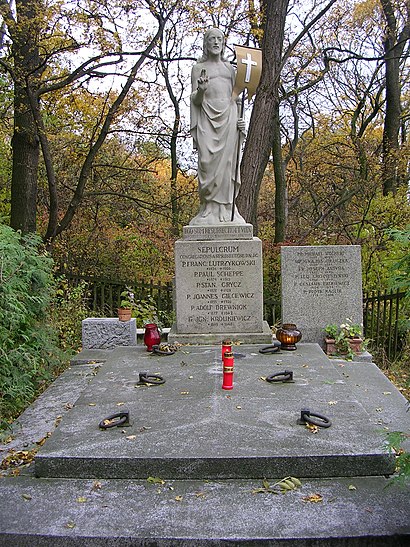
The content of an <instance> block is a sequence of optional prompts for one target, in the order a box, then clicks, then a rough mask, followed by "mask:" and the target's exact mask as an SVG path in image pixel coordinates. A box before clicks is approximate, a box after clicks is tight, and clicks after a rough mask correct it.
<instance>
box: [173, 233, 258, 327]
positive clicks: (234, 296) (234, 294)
mask: <svg viewBox="0 0 410 547" xmlns="http://www.w3.org/2000/svg"><path fill="white" fill-rule="evenodd" d="M175 288H176V316H177V320H176V334H178V333H185V334H212V333H224V334H225V333H226V334H228V333H234V332H243V333H247V332H249V333H254V332H260V333H262V332H263V285H262V243H261V240H260V239H258V238H253V239H246V240H236V241H235V240H222V241H212V242H208V241H185V240H178V241H177V242H176V243H175Z"/></svg>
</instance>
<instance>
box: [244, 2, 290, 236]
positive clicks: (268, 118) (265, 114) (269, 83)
mask: <svg viewBox="0 0 410 547" xmlns="http://www.w3.org/2000/svg"><path fill="white" fill-rule="evenodd" d="M288 2H289V0H277V1H275V2H273V1H272V0H263V2H262V8H263V13H264V25H263V28H264V34H263V39H262V62H263V66H262V74H261V81H260V84H259V88H258V92H257V95H256V99H255V104H254V107H253V111H252V116H251V121H250V125H249V131H248V137H247V140H246V145H245V149H244V153H243V157H242V162H241V180H242V185H241V189H240V192H239V195H238V199H237V205H238V209H239V210H240V212H241V214H242V215H243V216H244V217H245V219H246V220H247V221H248V222H251V223H252V224H253V225H254V227H255V229H256V230H257V205H258V196H259V190H260V186H261V183H262V178H263V174H264V172H265V169H266V165H267V163H268V160H269V156H270V153H271V150H272V148H273V135H274V129H275V127H274V125H275V121H274V120H275V116H276V113H277V112H278V111H279V83H280V67H281V62H282V50H283V38H284V28H285V21H286V13H287V7H288ZM275 149H276V146H275ZM276 167H277V166H276ZM280 169H282V162H281V165H280ZM275 172H276V169H275ZM280 183H283V180H282V179H281V180H280ZM280 191H282V189H280Z"/></svg>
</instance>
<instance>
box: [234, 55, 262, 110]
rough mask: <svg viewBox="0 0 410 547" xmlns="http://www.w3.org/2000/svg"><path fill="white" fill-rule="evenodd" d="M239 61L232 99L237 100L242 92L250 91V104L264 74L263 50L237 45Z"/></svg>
mask: <svg viewBox="0 0 410 547" xmlns="http://www.w3.org/2000/svg"><path fill="white" fill-rule="evenodd" d="M235 53H236V59H237V68H236V79H235V86H234V88H233V92H232V97H233V98H234V99H236V98H237V97H238V96H239V95H240V94H241V93H242V91H244V90H245V89H247V90H248V102H249V101H250V100H251V99H252V97H253V95H255V93H256V88H257V87H258V84H259V80H260V77H261V72H262V50H260V49H257V48H253V47H247V46H237V45H235Z"/></svg>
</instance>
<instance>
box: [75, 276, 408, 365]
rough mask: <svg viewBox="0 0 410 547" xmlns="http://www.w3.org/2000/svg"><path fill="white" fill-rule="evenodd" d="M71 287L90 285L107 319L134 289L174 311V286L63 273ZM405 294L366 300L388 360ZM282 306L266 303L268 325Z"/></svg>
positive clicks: (367, 316) (369, 334) (92, 303)
mask: <svg viewBox="0 0 410 547" xmlns="http://www.w3.org/2000/svg"><path fill="white" fill-rule="evenodd" d="M64 275H65V277H66V278H67V279H68V281H69V283H70V284H73V285H78V283H80V282H81V281H85V282H86V283H87V285H88V293H89V296H88V307H89V308H90V310H92V311H98V312H100V313H103V314H104V315H106V316H108V317H109V316H111V317H113V316H116V314H117V308H118V306H119V303H120V300H121V296H120V295H121V292H122V291H123V290H124V289H125V287H126V286H128V285H129V286H131V287H132V289H133V290H134V293H135V298H136V299H137V300H146V299H147V298H148V295H150V296H151V297H152V299H153V300H154V301H155V303H156V306H157V309H158V310H161V311H162V312H165V313H169V314H171V313H172V310H173V285H172V283H163V284H161V283H153V282H126V281H111V280H106V279H102V278H98V277H91V276H79V275H74V274H70V273H64ZM403 298H404V293H403V292H399V291H397V292H387V291H384V292H382V291H378V292H372V293H366V294H364V296H363V322H364V334H365V337H366V338H368V339H370V340H371V346H370V347H371V348H376V347H377V348H384V349H385V351H386V354H387V356H388V357H389V358H394V357H395V356H396V355H397V354H398V353H399V352H400V350H401V345H402V342H403V340H402V339H401V337H400V329H399V324H400V303H401V301H402V299H403ZM280 308H281V303H280V302H279V301H272V300H271V299H265V302H264V319H265V320H266V321H267V322H268V324H269V325H274V324H275V323H276V322H277V321H279V320H280Z"/></svg>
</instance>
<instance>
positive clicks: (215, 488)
mask: <svg viewBox="0 0 410 547" xmlns="http://www.w3.org/2000/svg"><path fill="white" fill-rule="evenodd" d="M301 483H302V484H301V486H300V487H299V488H298V489H296V490H294V491H289V492H287V493H286V494H280V493H279V494H275V493H268V492H266V493H263V492H258V490H260V489H261V487H262V484H261V481H257V480H242V481H239V480H235V481H164V482H163V483H157V484H153V483H149V482H147V480H104V479H103V480H99V481H94V480H89V479H72V480H66V479H33V478H32V477H24V476H21V477H13V478H3V479H2V480H1V482H0V490H1V501H0V504H1V511H0V546H1V547H11V546H13V547H14V546H15V547H40V546H41V547H67V546H77V547H100V546H104V547H131V546H133V547H137V546H141V547H146V546H147V545H155V546H156V547H171V546H172V547H176V546H181V547H187V546H190V547H197V546H198V547H200V546H207V545H209V546H213V547H215V546H216V545H243V546H247V547H248V546H251V545H252V546H256V545H258V546H259V545H261V546H276V545H291V546H292V547H308V546H313V545H315V546H317V547H322V546H323V547H346V546H349V547H359V546H360V547H364V546H366V547H370V546H371V547H390V546H391V547H404V546H407V545H408V544H409V539H410V504H409V503H408V501H409V491H408V489H404V488H403V487H400V486H398V485H397V484H391V481H390V480H389V479H385V478H384V477H356V478H349V479H346V478H345V479H308V480H305V479H302V481H301ZM270 484H271V485H273V481H270ZM273 490H275V491H276V492H278V491H279V489H278V488H277V487H275V488H273ZM315 500H316V501H315Z"/></svg>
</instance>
